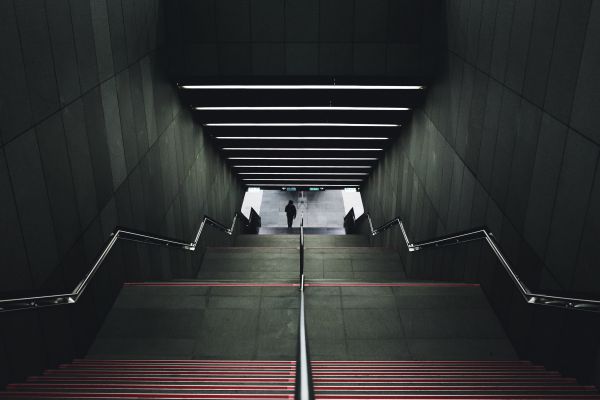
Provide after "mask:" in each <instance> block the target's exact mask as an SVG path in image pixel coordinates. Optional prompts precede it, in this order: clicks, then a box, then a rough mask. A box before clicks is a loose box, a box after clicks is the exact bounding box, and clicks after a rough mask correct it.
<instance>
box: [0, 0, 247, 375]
mask: <svg viewBox="0 0 600 400" xmlns="http://www.w3.org/2000/svg"><path fill="white" fill-rule="evenodd" d="M13 3H14V4H13ZM2 4H3V5H2V6H0V13H1V14H2V17H3V26H4V27H5V28H6V34H5V35H3V36H2V38H1V39H0V40H1V41H2V43H3V45H4V46H3V48H5V49H6V51H7V53H8V55H7V62H8V63H9V64H6V65H7V68H6V69H4V68H3V69H2V74H1V75H2V78H1V79H2V81H1V82H0V85H1V87H3V88H4V89H5V90H6V95H7V96H6V97H7V98H10V99H11V102H10V103H9V105H8V106H7V107H1V108H0V131H1V134H2V151H1V152H0V187H2V188H3V190H1V191H0V192H1V193H0V202H1V203H0V214H1V217H0V219H1V220H2V221H3V228H2V233H1V234H2V240H0V243H1V244H0V246H2V248H0V292H1V293H2V294H3V296H7V295H8V294H15V293H19V294H25V293H36V294H39V293H41V292H44V291H47V290H52V291H63V290H66V289H67V288H69V289H70V288H72V285H74V283H75V282H78V281H79V279H80V278H81V277H82V276H83V274H84V273H85V272H86V271H87V268H88V267H89V266H90V265H91V263H92V262H93V260H94V259H95V257H96V255H97V252H98V251H99V250H100V248H101V247H102V245H103V243H104V242H105V240H106V239H107V238H108V235H109V233H110V232H111V231H112V230H113V228H114V227H115V226H117V225H121V226H127V227H132V228H134V229H139V230H147V231H150V232H154V233H158V234H163V235H167V236H171V237H177V238H185V239H189V238H191V237H192V235H193V234H194V233H195V230H196V229H197V226H196V225H197V222H198V223H199V222H200V218H201V216H202V215H203V214H205V213H206V214H209V215H211V216H212V217H214V218H215V219H217V220H221V221H231V218H232V217H233V212H234V211H235V210H236V208H237V207H239V202H240V200H241V197H242V191H241V187H240V185H239V184H238V182H237V180H236V179H235V178H234V176H233V175H232V174H231V172H230V171H229V169H228V167H227V165H226V163H225V162H224V161H223V160H222V159H221V158H220V156H219V154H218V153H217V152H216V151H215V149H214V148H213V147H212V146H211V144H210V143H209V141H205V140H204V136H203V134H202V131H201V128H200V126H198V125H196V124H195V123H194V121H193V119H192V117H191V114H190V113H189V112H188V110H186V108H185V107H184V106H183V105H182V104H180V102H179V99H178V97H177V93H176V90H175V87H174V85H173V84H172V82H171V81H170V79H169V78H168V76H167V73H166V70H167V63H168V59H167V57H166V54H165V53H164V52H162V51H159V49H160V48H164V47H163V46H164V44H165V24H164V10H163V8H162V6H161V4H162V2H161V1H158V0H142V1H141V2H135V4H134V2H123V7H121V5H120V2H117V3H115V2H107V3H105V2H104V1H101V2H80V1H71V2H51V3H48V4H47V5H46V6H45V7H40V6H39V3H38V2H21V1H8V2H4V3H2ZM117 4H119V6H118V7H117V6H116V5H117ZM13 5H14V7H13ZM3 65H5V64H3ZM49 77H52V78H49ZM54 78H56V79H54ZM209 188H210V189H209ZM220 240H222V239H221V238H218V237H216V236H213V237H212V238H209V239H206V240H205V241H204V242H203V243H202V246H206V245H207V244H210V243H217V242H219V241H220ZM199 253H201V252H199ZM200 260H201V255H200V256H198V255H191V256H186V257H179V256H178V255H172V254H170V253H169V252H162V251H159V250H157V249H148V248H136V247H135V246H131V247H128V248H125V247H123V248H120V251H118V252H116V253H115V255H114V257H113V259H112V260H110V262H109V263H108V264H109V267H108V268H106V269H105V271H103V272H102V273H101V274H100V275H99V276H98V278H97V279H95V281H94V282H93V283H92V287H91V288H90V289H91V290H90V291H89V293H88V296H85V298H84V299H83V301H82V302H81V303H79V304H77V305H75V306H68V307H58V308H54V309H43V310H34V311H26V312H11V313H2V314H0V326H1V327H2V330H1V332H0V386H3V384H4V383H6V382H8V381H18V380H21V379H23V378H25V377H26V376H28V375H33V374H37V373H39V372H40V371H41V370H42V369H43V368H45V367H53V366H56V365H57V364H59V363H61V362H65V361H68V360H69V359H71V358H72V357H75V356H79V357H81V356H83V355H85V352H86V351H87V348H88V346H89V344H90V343H91V342H92V340H93V339H94V336H95V334H96V332H97V329H98V327H99V326H100V324H101V322H102V320H103V318H104V315H105V314H106V312H107V310H108V309H109V308H110V305H111V303H112V301H113V299H114V295H115V294H116V293H117V292H118V290H119V288H120V285H121V283H122V282H123V281H124V280H135V279H161V278H169V277H185V276H193V275H194V271H195V269H196V268H197V267H198V266H199V263H200Z"/></svg>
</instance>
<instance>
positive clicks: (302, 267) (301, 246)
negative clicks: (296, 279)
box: [300, 217, 304, 284]
mask: <svg viewBox="0 0 600 400" xmlns="http://www.w3.org/2000/svg"><path fill="white" fill-rule="evenodd" d="M300 278H301V280H302V282H301V283H302V284H303V283H304V217H302V218H301V220H300Z"/></svg>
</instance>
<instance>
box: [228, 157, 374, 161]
mask: <svg viewBox="0 0 600 400" xmlns="http://www.w3.org/2000/svg"><path fill="white" fill-rule="evenodd" d="M227 159H229V160H312V161H317V160H318V161H324V160H326V161H377V160H378V158H377V157H227Z"/></svg>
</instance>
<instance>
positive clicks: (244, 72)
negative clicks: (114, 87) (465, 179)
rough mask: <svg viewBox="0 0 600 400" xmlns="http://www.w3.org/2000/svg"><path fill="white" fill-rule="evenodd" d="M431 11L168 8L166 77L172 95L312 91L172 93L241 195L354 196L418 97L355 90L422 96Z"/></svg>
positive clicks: (190, 1)
mask: <svg viewBox="0 0 600 400" xmlns="http://www.w3.org/2000/svg"><path fill="white" fill-rule="evenodd" d="M438 3H439V2H438V1H434V0H427V1H416V0H412V1H408V0H179V1H177V0H173V1H169V2H167V4H168V13H167V17H168V18H167V21H168V24H167V26H168V32H169V35H168V37H169V61H170V69H171V73H172V76H173V78H174V80H176V81H177V83H178V84H179V85H221V86H222V85H318V86H317V88H313V89H290V88H283V89H273V88H272V87H271V88H269V89H264V88H263V89H260V90H259V89H249V88H247V87H246V88H236V89H233V88H228V89H223V88H222V87H221V88H219V89H214V88H211V89H208V88H206V87H205V86H204V88H202V89H185V88H180V94H181V96H182V98H183V100H184V101H185V102H186V103H187V104H189V106H190V107H191V108H193V109H195V111H194V112H195V116H196V118H197V120H198V121H199V122H200V123H202V124H203V125H204V126H205V133H207V134H208V135H210V136H211V137H212V138H213V139H214V141H215V143H216V145H217V146H218V147H219V148H220V149H221V151H222V153H223V155H224V156H225V157H226V158H227V159H228V160H229V162H230V165H231V166H232V167H233V169H234V171H235V172H236V173H238V174H239V175H238V176H239V178H240V179H241V180H242V182H243V183H244V184H246V185H249V186H261V187H263V188H278V187H283V186H296V187H301V186H319V187H331V188H333V187H348V186H351V185H352V186H353V185H360V184H361V182H362V181H363V180H364V179H365V178H366V177H367V176H368V174H369V173H370V171H371V170H372V169H373V167H374V166H375V165H376V163H377V161H378V160H379V159H380V158H381V157H382V155H383V153H384V152H385V150H386V149H387V148H388V147H389V146H390V144H391V143H392V142H393V141H394V139H395V138H396V137H397V136H398V135H399V134H400V132H401V125H403V124H405V123H406V122H407V121H408V120H409V118H410V116H411V112H410V109H412V108H414V107H415V106H417V105H418V104H419V103H420V101H421V99H422V97H423V92H424V91H423V90H403V89H398V90H390V89H379V90H373V89H366V90H365V89H358V88H356V87H355V86H356V85H363V86H372V85H419V86H420V85H425V84H426V83H427V82H428V81H429V76H430V75H431V73H432V71H433V70H434V62H435V55H436V54H437V51H436V48H437V47H436V46H437V41H436V39H437V33H436V32H437V31H438V28H439V27H438V26H437V25H436V21H439V19H438V18H437V15H438V13H439V11H440V10H439V5H438ZM321 85H330V86H334V85H335V87H331V88H330V89H323V87H322V86H321ZM340 85H349V86H354V88H351V89H349V88H347V89H340ZM197 107H198V108H199V109H196V108H197ZM214 107H247V108H248V107H249V108H251V109H247V110H239V109H228V110H215V109H214ZM255 107H296V108H303V107H320V108H325V109H318V110H306V109H295V110H256V109H252V108H255ZM336 107H350V108H352V109H342V110H336V109H335V108H336ZM365 107H368V108H393V109H394V110H389V109H388V110H379V109H378V110H374V109H370V110H365V109H364V108H365ZM207 108H213V109H207ZM398 108H408V109H409V110H399V109H398ZM213 124H216V125H213ZM219 124H238V125H236V126H223V125H219ZM239 124H244V125H239ZM250 124H252V125H250ZM256 124H259V125H256ZM260 124H263V125H260ZM264 124H271V125H264ZM273 124H277V125H273ZM282 124H286V125H282ZM290 124H294V125H293V126H290ZM331 124H346V125H343V126H339V125H331ZM348 124H351V125H348ZM358 125H360V126H358ZM381 125H385V126H381Z"/></svg>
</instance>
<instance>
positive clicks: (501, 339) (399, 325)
mask: <svg viewBox="0 0 600 400" xmlns="http://www.w3.org/2000/svg"><path fill="white" fill-rule="evenodd" d="M306 299H307V303H306V305H307V310H306V318H307V332H308V338H309V343H310V350H311V356H312V357H313V359H315V360H332V359H334V360H335V359H339V360H351V359H356V360H513V359H517V355H516V353H515V352H514V350H513V348H512V345H511V343H510V341H509V340H508V338H507V337H506V334H505V333H504V330H503V328H502V326H501V325H500V322H499V321H498V319H497V318H496V317H495V315H494V313H493V311H492V309H491V308H490V306H489V304H488V302H487V300H486V299H485V296H484V294H483V293H482V292H481V289H480V288H478V287H459V288H456V287H452V288H450V287H448V288H439V287H437V288H436V287H393V288H391V287H341V288H340V287H326V288H325V287H309V288H308V289H307V292H306Z"/></svg>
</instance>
